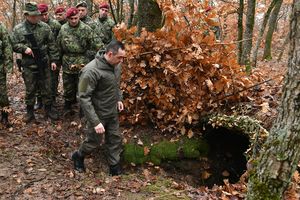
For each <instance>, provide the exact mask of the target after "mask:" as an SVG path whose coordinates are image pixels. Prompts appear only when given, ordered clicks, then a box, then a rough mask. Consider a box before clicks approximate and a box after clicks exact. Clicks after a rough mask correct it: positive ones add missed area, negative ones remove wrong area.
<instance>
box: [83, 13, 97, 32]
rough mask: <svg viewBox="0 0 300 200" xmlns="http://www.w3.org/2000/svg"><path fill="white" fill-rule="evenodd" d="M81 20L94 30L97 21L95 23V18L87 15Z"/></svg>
mask: <svg viewBox="0 0 300 200" xmlns="http://www.w3.org/2000/svg"><path fill="white" fill-rule="evenodd" d="M80 21H82V22H83V23H85V24H87V25H89V26H90V27H91V28H92V29H93V30H94V28H95V23H94V21H93V19H92V18H91V17H90V16H88V15H87V16H85V17H84V18H82V19H80Z"/></svg>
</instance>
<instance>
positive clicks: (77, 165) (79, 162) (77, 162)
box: [71, 151, 85, 173]
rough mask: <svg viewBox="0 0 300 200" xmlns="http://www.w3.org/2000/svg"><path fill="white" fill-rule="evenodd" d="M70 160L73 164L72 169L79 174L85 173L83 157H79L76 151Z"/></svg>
mask: <svg viewBox="0 0 300 200" xmlns="http://www.w3.org/2000/svg"><path fill="white" fill-rule="evenodd" d="M71 158H72V160H73V162H74V169H75V170H76V171H78V172H80V173H82V172H85V167H84V156H82V155H80V154H79V152H78V151H75V152H74V153H73V154H72V157H71Z"/></svg>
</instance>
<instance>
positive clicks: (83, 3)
mask: <svg viewBox="0 0 300 200" xmlns="http://www.w3.org/2000/svg"><path fill="white" fill-rule="evenodd" d="M75 7H76V8H78V7H86V8H87V3H86V2H85V1H80V2H79V3H78V4H76V6H75Z"/></svg>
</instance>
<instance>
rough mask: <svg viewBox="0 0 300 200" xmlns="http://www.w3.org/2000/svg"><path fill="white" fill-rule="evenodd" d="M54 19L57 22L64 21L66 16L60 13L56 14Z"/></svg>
mask: <svg viewBox="0 0 300 200" xmlns="http://www.w3.org/2000/svg"><path fill="white" fill-rule="evenodd" d="M55 18H56V20H57V21H63V20H65V18H66V15H65V13H63V12H62V13H56V14H55Z"/></svg>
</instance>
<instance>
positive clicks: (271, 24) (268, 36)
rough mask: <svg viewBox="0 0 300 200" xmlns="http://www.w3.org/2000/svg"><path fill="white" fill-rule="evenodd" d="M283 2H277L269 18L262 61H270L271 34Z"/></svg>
mask: <svg viewBox="0 0 300 200" xmlns="http://www.w3.org/2000/svg"><path fill="white" fill-rule="evenodd" d="M282 2H283V0H278V1H277V3H276V5H275V7H274V9H273V11H272V14H271V17H270V20H269V24H268V27H269V29H268V32H267V34H266V43H265V49H264V54H263V59H271V58H272V53H271V47H272V38H273V33H274V30H275V27H276V24H277V19H278V14H279V11H280V8H281V5H282Z"/></svg>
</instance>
